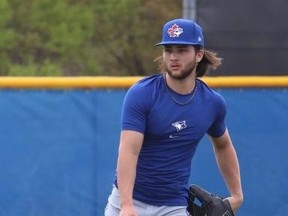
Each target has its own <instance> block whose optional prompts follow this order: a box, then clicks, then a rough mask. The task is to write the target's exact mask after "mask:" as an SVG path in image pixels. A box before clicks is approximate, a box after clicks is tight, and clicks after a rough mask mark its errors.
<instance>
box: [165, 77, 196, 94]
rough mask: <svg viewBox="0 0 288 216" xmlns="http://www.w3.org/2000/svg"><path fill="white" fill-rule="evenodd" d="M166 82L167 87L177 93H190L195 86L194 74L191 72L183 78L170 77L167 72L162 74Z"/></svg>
mask: <svg viewBox="0 0 288 216" xmlns="http://www.w3.org/2000/svg"><path fill="white" fill-rule="evenodd" d="M164 78H165V81H166V84H167V86H168V87H169V88H171V89H172V90H173V91H175V92H177V93H179V94H190V93H191V92H192V91H193V89H194V88H195V79H196V77H195V75H194V73H191V75H190V76H188V77H186V78H185V79H176V78H173V77H171V76H170V75H169V74H168V73H165V74H164Z"/></svg>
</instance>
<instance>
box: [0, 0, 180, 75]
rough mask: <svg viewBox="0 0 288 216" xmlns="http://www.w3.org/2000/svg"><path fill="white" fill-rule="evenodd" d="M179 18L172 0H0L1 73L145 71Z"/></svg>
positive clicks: (148, 71)
mask: <svg viewBox="0 0 288 216" xmlns="http://www.w3.org/2000/svg"><path fill="white" fill-rule="evenodd" d="M179 16H181V2H180V3H179V1H175V0H109V1H107V0H97V3H96V1H91V0H77V1H76V0H58V1H50V0H30V1H20V0H0V33H1V34H0V75H11V76H59V75H63V76H79V75H145V74H148V73H151V72H154V65H153V62H152V61H153V59H154V58H155V57H156V56H157V55H159V53H160V51H161V50H159V48H155V47H153V45H154V44H155V43H157V42H158V41H159V40H160V37H161V28H162V24H163V22H164V21H166V20H167V19H172V18H175V17H179Z"/></svg>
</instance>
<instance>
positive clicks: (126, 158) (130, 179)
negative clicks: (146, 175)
mask: <svg viewBox="0 0 288 216" xmlns="http://www.w3.org/2000/svg"><path fill="white" fill-rule="evenodd" d="M136 164H137V156H136V155H134V154H132V153H127V152H125V153H123V152H122V153H121V150H120V152H119V157H118V166H117V167H118V168H117V181H118V190H119V194H120V202H121V203H120V204H121V206H125V205H132V204H133V201H132V194H133V188H134V182H135V177H136Z"/></svg>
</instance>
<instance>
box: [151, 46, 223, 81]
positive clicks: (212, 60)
mask: <svg viewBox="0 0 288 216" xmlns="http://www.w3.org/2000/svg"><path fill="white" fill-rule="evenodd" d="M194 48H195V52H198V51H199V50H200V49H203V50H204V55H203V58H202V60H201V61H200V62H199V63H198V65H197V66H196V77H203V76H204V75H206V74H207V73H208V72H209V71H211V70H216V69H217V68H218V67H219V66H220V65H221V64H222V60H223V59H222V58H220V57H218V54H217V53H216V52H213V51H209V50H206V49H204V48H202V47H200V46H194ZM154 62H155V63H156V64H157V65H158V71H159V72H164V71H166V69H167V68H166V64H165V62H164V61H163V56H162V55H161V56H159V57H157V58H155V59H154Z"/></svg>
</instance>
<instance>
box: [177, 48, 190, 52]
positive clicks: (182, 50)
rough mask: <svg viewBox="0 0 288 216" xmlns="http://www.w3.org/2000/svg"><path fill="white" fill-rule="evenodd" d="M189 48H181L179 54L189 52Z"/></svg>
mask: <svg viewBox="0 0 288 216" xmlns="http://www.w3.org/2000/svg"><path fill="white" fill-rule="evenodd" d="M188 50H189V49H188V48H187V47H180V48H179V49H178V52H188Z"/></svg>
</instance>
